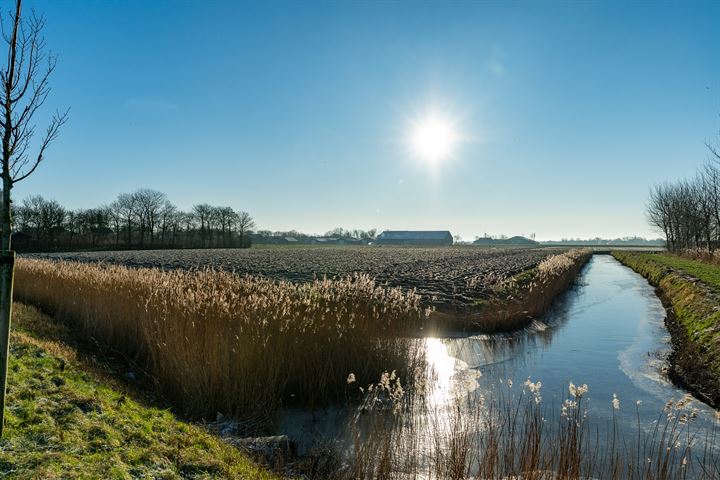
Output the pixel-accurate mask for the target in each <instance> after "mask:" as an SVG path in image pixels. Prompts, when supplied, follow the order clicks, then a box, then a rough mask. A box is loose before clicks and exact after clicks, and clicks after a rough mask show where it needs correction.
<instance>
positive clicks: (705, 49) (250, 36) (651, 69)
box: [15, 0, 720, 239]
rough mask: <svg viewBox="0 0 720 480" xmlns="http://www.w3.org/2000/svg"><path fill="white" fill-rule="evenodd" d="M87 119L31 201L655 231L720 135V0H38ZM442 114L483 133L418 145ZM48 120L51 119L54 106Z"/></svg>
mask: <svg viewBox="0 0 720 480" xmlns="http://www.w3.org/2000/svg"><path fill="white" fill-rule="evenodd" d="M27 7H33V8H35V9H36V11H37V12H38V13H42V14H44V15H45V17H46V20H47V28H46V39H47V41H48V44H49V45H50V47H51V48H52V50H53V51H55V52H56V53H57V54H59V60H58V68H57V70H56V73H55V76H54V78H53V80H52V86H53V92H52V96H51V98H50V99H49V100H48V104H47V105H48V110H47V111H46V112H43V113H44V114H49V113H50V110H49V109H50V108H55V107H59V108H65V107H70V108H71V118H70V121H69V122H68V124H67V125H66V126H65V127H64V129H63V131H62V133H61V136H60V138H59V139H58V141H57V142H56V143H55V144H54V145H53V147H52V149H51V151H50V152H49V154H48V156H47V160H46V163H45V164H43V165H42V167H41V168H40V169H39V170H38V172H37V173H36V174H35V175H34V176H33V177H31V178H30V179H28V180H26V181H25V182H23V183H22V184H19V185H18V187H17V188H16V192H15V193H16V195H17V196H18V197H23V196H25V195H27V194H30V193H41V194H43V195H44V196H46V197H50V198H54V199H56V200H58V201H59V202H61V203H62V204H64V205H67V206H69V207H72V208H79V207H90V206H94V205H98V204H103V203H109V202H111V201H112V200H113V199H114V197H115V196H116V195H117V193H119V192H124V191H132V190H134V189H135V188H139V187H147V188H153V189H157V190H161V191H163V192H166V193H167V194H168V196H169V197H170V199H171V200H172V201H173V202H175V203H176V204H177V205H178V206H179V207H181V208H190V207H191V206H192V205H193V204H195V203H200V202H208V203H212V204H218V205H230V206H232V207H235V208H238V209H244V210H247V211H249V212H251V214H252V215H253V216H254V217H255V218H256V221H257V223H258V226H259V227H261V228H263V229H265V228H267V229H272V230H276V229H282V230H289V229H293V228H294V229H298V230H302V231H308V232H324V231H326V230H329V229H331V228H333V227H336V226H342V227H345V228H372V227H377V228H380V229H384V228H391V229H450V230H451V231H452V232H453V233H459V234H461V235H462V236H463V237H464V238H466V239H472V238H473V237H474V236H475V235H482V234H483V233H485V232H487V233H489V234H501V233H504V234H509V235H514V234H522V233H524V234H529V233H536V234H537V237H538V238H539V239H549V238H560V237H578V236H579V237H594V236H602V237H616V236H625V235H642V236H651V235H654V233H653V232H651V230H650V229H649V227H648V226H647V222H646V221H645V216H644V205H645V201H646V197H647V194H648V191H649V189H650V187H651V186H652V185H653V184H655V183H657V182H660V181H663V180H666V179H667V180H669V179H675V178H679V177H684V176H690V175H692V174H693V172H694V171H695V169H696V168H697V167H698V166H699V165H700V164H701V163H702V162H703V161H704V160H705V159H706V158H707V153H706V149H705V146H704V142H705V141H708V140H713V139H717V138H718V135H717V134H718V131H719V130H720V116H719V115H720V54H718V46H720V28H719V27H718V25H719V24H720V3H718V2H713V3H694V4H693V3H659V2H658V4H654V3H649V2H642V3H625V2H622V3H620V2H603V3H593V2H582V3H566V2H552V3H546V4H542V3H538V2H526V3H508V2H503V3H486V2H456V3H453V2H443V3H435V2H409V1H403V2H364V3H363V2H358V3H349V2H323V3H320V2H300V1H292V2H291V1H288V2H258V3H252V2H193V3H190V2H159V1H158V2H136V1H127V2H125V1H123V2H120V1H118V2H65V1H39V0H36V1H29V3H28V5H27ZM428 112H434V113H435V114H441V115H443V116H445V117H448V118H452V119H453V121H454V124H455V125H456V129H457V131H458V134H459V136H460V137H461V141H460V142H459V143H458V145H457V146H456V148H455V149H454V152H453V155H452V156H451V157H449V158H448V159H446V160H445V161H444V162H443V163H442V164H441V165H439V166H438V167H437V168H428V165H427V164H426V162H424V161H421V160H420V159H418V158H417V155H416V154H415V153H414V152H413V151H412V150H411V148H410V147H409V145H408V141H407V137H408V135H409V132H410V130H411V129H412V125H413V122H416V121H418V119H422V118H423V117H424V116H426V115H428ZM38 119H39V127H40V128H42V127H43V125H44V123H43V120H44V119H45V117H42V116H41V117H38Z"/></svg>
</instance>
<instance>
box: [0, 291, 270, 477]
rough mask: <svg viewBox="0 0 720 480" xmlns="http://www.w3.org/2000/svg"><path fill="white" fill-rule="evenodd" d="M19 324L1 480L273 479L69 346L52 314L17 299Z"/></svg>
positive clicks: (0, 445)
mask: <svg viewBox="0 0 720 480" xmlns="http://www.w3.org/2000/svg"><path fill="white" fill-rule="evenodd" d="M13 321H14V324H13V333H12V338H11V342H12V343H11V353H10V363H9V384H8V400H7V414H6V423H5V434H4V436H3V438H2V440H0V477H2V478H5V477H12V478H19V479H23V478H27V479H30V478H33V479H34V478H43V479H54V478H63V479H65V478H109V479H115V478H117V479H124V478H160V479H174V478H243V479H245V478H253V479H256V478H257V479H265V478H267V479H269V478H273V476H272V475H271V474H269V473H267V472H266V471H264V470H263V469H262V468H260V467H258V466H256V465H255V464H253V462H252V461H250V460H249V459H248V458H247V457H246V456H245V455H244V454H242V453H241V452H240V451H238V450H237V449H235V448H233V447H231V446H230V445H228V444H226V443H224V442H223V441H222V440H220V439H218V438H217V437H214V436H212V435H211V434H209V433H207V432H206V431H205V430H203V429H202V428H201V427H199V426H196V425H192V424H189V423H185V422H183V421H180V420H178V419H177V418H176V417H175V416H174V415H173V414H172V413H171V412H169V411H167V410H163V409H159V408H155V407H152V406H148V405H147V404H146V402H145V401H144V400H143V399H142V398H137V397H138V396H137V395H135V394H134V392H133V391H132V389H131V388H130V387H127V386H123V384H122V383H120V382H118V381H117V380H114V378H113V377H112V375H111V374H110V373H109V372H107V371H106V370H103V369H102V368H101V367H99V366H98V364H97V363H93V362H90V361H89V360H88V358H83V356H82V355H81V354H78V351H77V350H76V349H74V348H73V347H71V346H69V343H70V342H69V341H68V339H70V338H72V337H71V336H70V334H69V332H68V331H67V329H66V328H65V327H63V326H62V325H60V324H58V323H56V322H54V321H53V320H52V319H51V318H49V317H47V316H45V315H43V314H41V313H39V312H38V311H37V310H35V309H33V308H31V307H27V306H24V305H20V304H16V305H15V311H14V318H13ZM66 341H68V342H67V343H66ZM70 344H71V343H70Z"/></svg>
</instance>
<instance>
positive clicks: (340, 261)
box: [32, 247, 565, 311]
mask: <svg viewBox="0 0 720 480" xmlns="http://www.w3.org/2000/svg"><path fill="white" fill-rule="evenodd" d="M562 251H565V250H561V249H510V248H508V249H495V248H478V247H438V248H415V247H382V248H375V247H297V248H253V249H249V250H233V249H225V250H223V249H220V250H172V251H167V250H136V251H114V252H77V253H58V254H43V255H32V256H33V257H38V256H42V257H49V258H60V259H65V260H78V261H83V262H108V263H113V264H120V265H126V266H129V267H158V268H161V269H165V270H175V269H202V268H207V267H212V268H216V269H221V270H227V271H233V272H236V273H238V274H241V275H253V276H262V277H266V278H270V279H274V280H288V281H292V282H300V283H302V282H311V281H313V280H315V279H317V278H320V279H321V278H323V277H327V278H340V279H342V278H344V277H346V276H347V275H351V274H357V273H365V274H368V275H370V276H371V277H373V278H374V279H375V280H376V281H377V282H378V283H379V284H382V285H387V286H390V287H399V288H402V289H403V290H404V291H406V292H414V293H417V294H418V295H419V296H420V297H421V299H422V302H423V305H425V306H429V305H432V306H433V307H434V308H437V309H438V310H442V311H458V310H459V311H463V310H465V309H467V308H468V307H473V306H474V305H476V304H477V302H478V301H483V300H488V299H490V298H492V297H493V296H494V295H495V291H494V289H495V286H496V285H497V284H498V283H500V282H503V281H505V280H507V279H509V278H512V277H513V276H516V275H518V274H520V273H522V272H524V271H527V270H530V269H533V268H535V267H537V266H538V264H539V263H540V262H542V261H543V260H545V259H546V258H548V257H550V256H552V255H555V254H557V253H561V252H562Z"/></svg>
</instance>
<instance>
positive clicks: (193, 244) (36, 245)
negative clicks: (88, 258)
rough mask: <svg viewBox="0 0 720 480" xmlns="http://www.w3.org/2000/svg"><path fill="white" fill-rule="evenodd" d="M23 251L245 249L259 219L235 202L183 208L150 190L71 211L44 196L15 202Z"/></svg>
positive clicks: (16, 243) (16, 237)
mask: <svg viewBox="0 0 720 480" xmlns="http://www.w3.org/2000/svg"><path fill="white" fill-rule="evenodd" d="M12 213H13V218H14V224H15V227H16V230H15V232H14V234H13V245H14V246H15V248H16V249H17V250H19V251H39V250H43V251H47V250H75V249H93V248H108V247H112V248H117V249H122V248H238V247H240V248H244V247H249V246H250V243H251V233H252V230H253V228H255V221H254V220H253V218H252V217H251V216H250V214H249V213H248V212H245V211H241V210H235V209H233V208H232V207H222V206H213V205H209V204H207V203H201V204H197V205H195V206H193V207H192V209H191V210H190V211H182V210H180V209H178V207H177V206H175V205H174V204H173V203H172V202H170V200H168V198H167V195H166V194H164V193H162V192H159V191H156V190H151V189H145V188H143V189H139V190H136V191H134V192H132V193H121V194H120V195H118V197H117V199H116V200H115V201H113V202H112V203H111V204H109V205H104V206H100V207H96V208H88V209H78V210H72V209H68V208H65V207H63V206H62V205H60V204H59V203H58V202H57V201H55V200H48V199H46V198H44V197H42V196H40V195H33V196H30V197H27V198H25V199H24V200H23V201H22V203H21V204H20V205H17V206H15V205H14V206H13V207H12Z"/></svg>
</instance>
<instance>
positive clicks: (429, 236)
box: [375, 230, 453, 246]
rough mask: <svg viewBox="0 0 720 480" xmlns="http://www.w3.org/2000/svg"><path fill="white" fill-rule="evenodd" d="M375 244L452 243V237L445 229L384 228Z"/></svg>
mask: <svg viewBox="0 0 720 480" xmlns="http://www.w3.org/2000/svg"><path fill="white" fill-rule="evenodd" d="M375 244H377V245H426V246H427V245H452V244H453V237H452V234H451V233H450V232H448V231H447V230H439V231H406V230H395V231H393V230H385V231H384V232H382V233H381V234H380V235H378V237H377V239H376V240H375Z"/></svg>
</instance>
